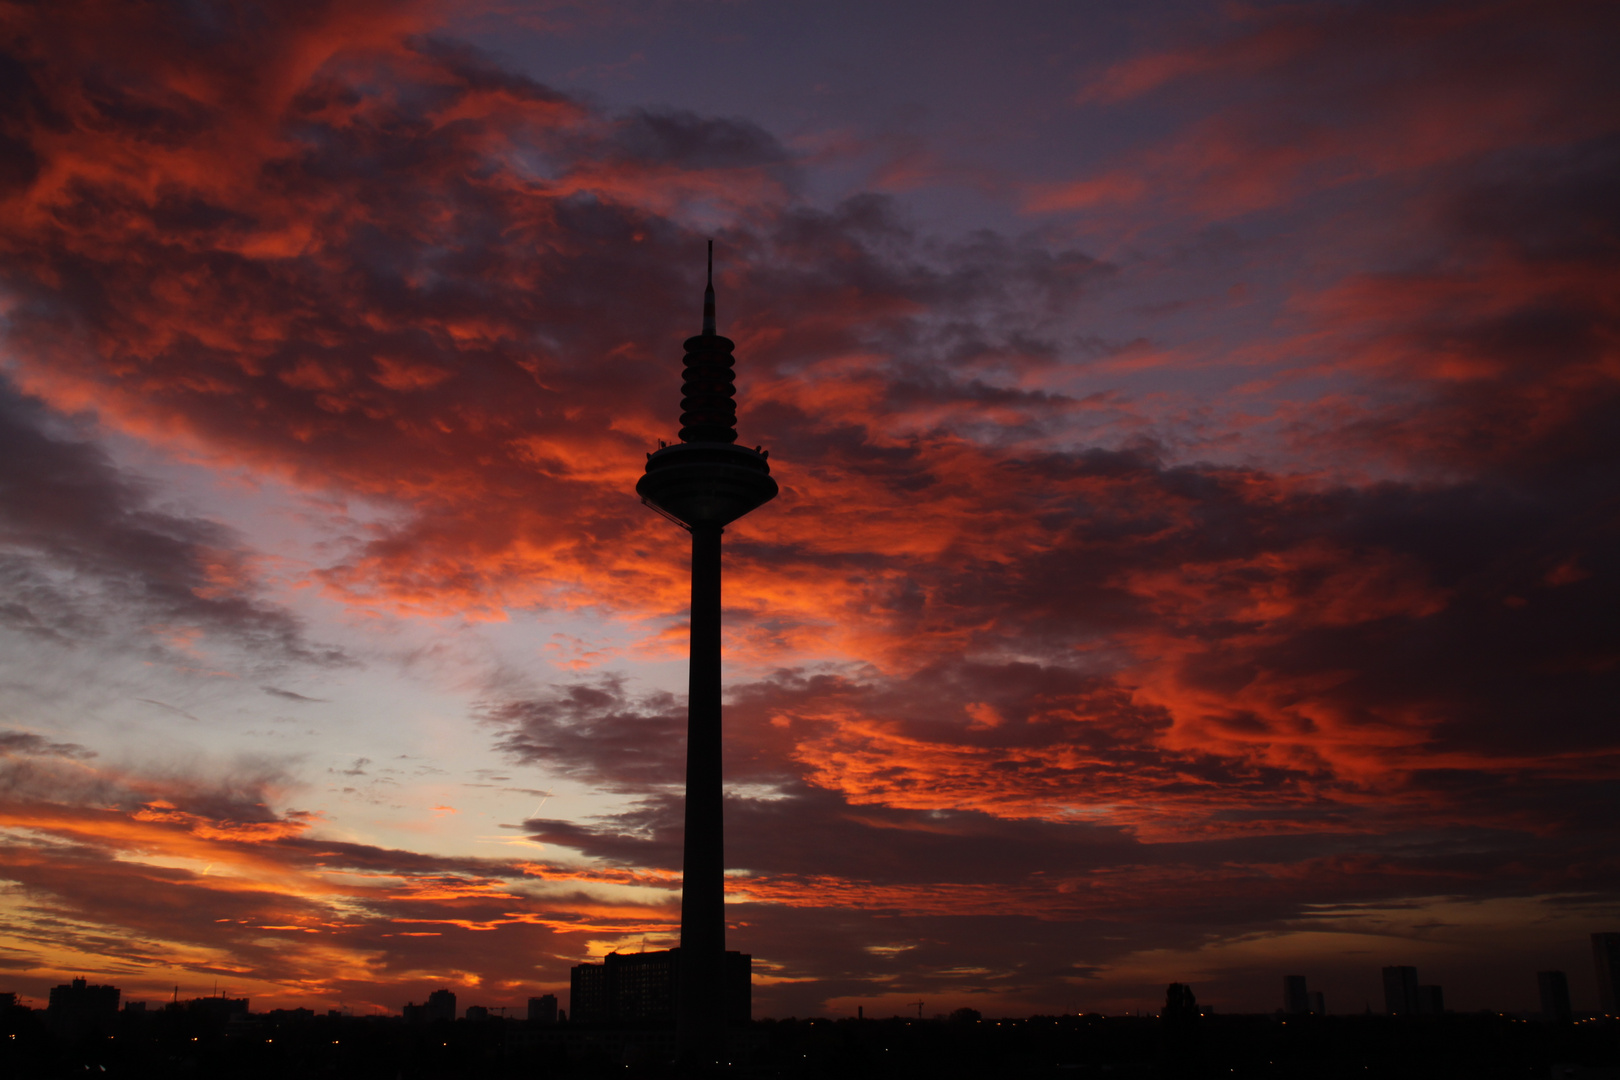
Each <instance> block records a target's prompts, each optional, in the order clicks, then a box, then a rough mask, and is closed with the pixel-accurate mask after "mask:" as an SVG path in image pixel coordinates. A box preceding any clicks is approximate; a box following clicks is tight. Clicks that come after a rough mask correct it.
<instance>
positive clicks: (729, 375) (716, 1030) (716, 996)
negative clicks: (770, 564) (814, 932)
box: [636, 240, 777, 1068]
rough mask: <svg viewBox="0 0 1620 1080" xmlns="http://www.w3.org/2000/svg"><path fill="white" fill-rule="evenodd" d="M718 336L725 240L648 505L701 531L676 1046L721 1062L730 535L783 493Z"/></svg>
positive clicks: (652, 472)
mask: <svg viewBox="0 0 1620 1080" xmlns="http://www.w3.org/2000/svg"><path fill="white" fill-rule="evenodd" d="M736 347H737V346H736V343H735V342H733V341H732V340H731V339H729V338H724V337H721V336H720V335H719V334H717V333H716V332H715V318H714V242H713V241H712V240H711V241H710V242H709V274H708V285H707V286H706V287H705V289H704V292H703V331H702V333H700V334H697V335H696V336H694V337H689V338H687V339H686V344H685V349H686V360H685V365H686V366H685V370H684V372H683V376H682V377H683V382H682V385H681V395H682V396H681V432H680V435H681V441H680V442H678V443H674V444H672V445H669V446H664V447H661V448H660V449H658V450H656V451H654V452H652V453H650V454H648V455H647V468H646V472H645V473H644V474H643V475H642V477H641V479H640V481H638V482H637V483H636V494H637V495H640V496H641V501H642V502H644V503H646V504H647V505H648V506H650V507H652V508H653V509H654V510H657V511H658V512H659V513H660V514H662V515H663V516H665V517H666V518H669V519H670V520H671V521H674V522H675V523H676V524H678V525H680V526H681V527H682V528H684V529H686V530H687V531H688V532H690V533H691V534H692V631H691V634H692V637H691V666H690V674H689V679H690V682H689V692H688V699H687V701H688V703H687V720H686V814H685V836H684V842H685V846H684V852H683V856H682V864H681V949H680V954H681V962H680V965H679V970H678V972H677V976H676V978H677V987H676V991H677V1000H676V1042H677V1045H678V1047H679V1052H680V1056H681V1059H682V1060H683V1061H684V1062H686V1063H687V1064H688V1065H691V1066H694V1067H699V1068H701V1067H703V1066H706V1065H708V1064H711V1063H713V1062H715V1061H718V1060H719V1057H720V1054H721V1053H722V1051H723V1049H724V1042H725V1023H726V1017H727V1015H728V1014H730V1013H731V1010H728V1008H727V1003H726V1001H725V996H726V982H727V980H726V978H725V972H726V914H725V828H724V824H725V823H724V813H723V796H722V793H721V740H720V611H721V606H720V535H721V533H722V532H723V531H724V529H725V527H726V526H727V525H729V524H731V523H732V522H733V521H736V520H737V519H738V518H740V517H742V516H743V515H744V514H747V513H748V512H749V511H751V510H754V509H756V508H757V507H760V506H763V505H764V504H765V503H767V502H769V501H770V500H771V499H773V498H775V497H776V493H777V487H776V481H775V480H772V479H771V468H770V465H769V464H768V463H767V456H768V455H767V453H766V452H761V451H758V450H750V449H748V448H746V447H742V446H738V445H737V403H736V393H737V391H736V385H735V379H734V372H733V368H734V366H735V363H736V361H735V360H734V359H733V357H732V353H733V351H735V349H736Z"/></svg>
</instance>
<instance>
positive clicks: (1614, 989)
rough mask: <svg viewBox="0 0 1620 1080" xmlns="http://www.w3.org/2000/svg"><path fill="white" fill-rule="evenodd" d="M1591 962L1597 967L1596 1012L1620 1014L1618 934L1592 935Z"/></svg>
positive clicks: (1619, 946) (1611, 1014) (1619, 939)
mask: <svg viewBox="0 0 1620 1080" xmlns="http://www.w3.org/2000/svg"><path fill="white" fill-rule="evenodd" d="M1592 962H1593V963H1594V964H1596V965H1597V982H1598V1011H1599V1012H1601V1013H1604V1014H1605V1015H1608V1016H1613V1015H1614V1014H1615V1013H1620V934H1616V933H1607V934H1593V935H1592Z"/></svg>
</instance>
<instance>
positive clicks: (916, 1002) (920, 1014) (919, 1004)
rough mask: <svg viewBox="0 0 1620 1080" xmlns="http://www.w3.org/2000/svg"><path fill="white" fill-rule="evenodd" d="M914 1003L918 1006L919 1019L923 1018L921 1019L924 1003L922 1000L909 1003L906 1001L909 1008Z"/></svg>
mask: <svg viewBox="0 0 1620 1080" xmlns="http://www.w3.org/2000/svg"><path fill="white" fill-rule="evenodd" d="M913 1005H915V1006H917V1019H919V1020H921V1019H922V1007H923V1003H922V1002H920V1001H909V1002H907V1003H906V1007H907V1008H908V1009H909V1008H910V1007H911V1006H913Z"/></svg>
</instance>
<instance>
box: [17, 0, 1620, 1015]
mask: <svg viewBox="0 0 1620 1080" xmlns="http://www.w3.org/2000/svg"><path fill="white" fill-rule="evenodd" d="M0 28H3V29H0V39H3V42H4V45H3V49H0V52H3V57H0V334H3V337H0V709H3V713H0V845H3V846H0V990H16V991H18V992H19V993H20V994H22V995H23V996H25V997H26V998H29V999H32V1001H33V1002H34V1003H35V1004H42V1003H43V997H44V995H45V993H46V991H47V990H48V988H49V987H50V986H53V985H55V984H57V983H59V982H62V981H65V980H66V979H68V978H71V977H74V976H78V975H83V976H85V977H87V978H89V979H90V980H91V981H92V982H110V983H113V984H115V985H117V986H120V987H122V988H123V991H124V994H125V997H126V999H129V998H133V999H136V1000H154V1001H155V1000H157V999H159V998H167V997H168V996H169V995H170V994H171V993H173V992H174V989H173V988H174V987H176V986H178V987H179V991H178V992H179V994H180V995H181V996H182V997H186V996H194V995H198V994H204V993H211V992H213V989H214V987H215V985H216V983H217V985H218V986H219V988H220V989H221V990H222V991H225V992H228V993H230V994H231V995H233V996H247V997H250V998H251V999H252V1002H253V1007H254V1008H255V1009H256V1010H260V1009H268V1008H272V1007H276V1006H293V1005H308V1006H311V1007H314V1008H317V1009H322V1010H324V1009H327V1008H335V1007H340V1006H341V1007H345V1008H348V1009H351V1010H353V1011H354V1012H356V1013H371V1012H396V1013H397V1012H398V1011H399V1009H400V1006H401V1005H403V1004H405V1003H406V1002H407V1001H420V1000H422V999H423V997H424V996H425V994H426V993H427V992H428V991H430V990H432V989H434V988H437V987H439V986H449V987H451V988H453V989H455V990H456V992H457V994H458V996H459V997H460V999H461V1004H462V1005H467V1004H484V1005H488V1006H501V1005H509V1006H520V1005H521V1004H522V1002H523V1001H524V1000H525V999H526V998H527V997H529V996H530V995H532V994H539V993H544V992H547V991H551V992H557V993H559V994H560V995H561V996H562V997H563V998H564V1002H563V1004H564V1007H567V1001H566V990H567V984H568V969H569V968H570V966H572V965H574V964H576V963H579V962H581V961H582V960H585V959H588V958H590V957H594V956H600V955H602V954H604V953H606V952H608V951H611V950H613V949H615V948H617V949H621V950H634V949H639V948H642V947H643V944H644V943H645V947H647V948H660V947H667V946H668V945H670V944H673V943H674V941H675V932H676V930H677V920H678V916H679V894H678V889H679V867H680V816H679V815H680V787H679V779H680V769H681V762H682V759H683V745H682V738H683V726H684V720H685V714H684V697H683V695H684V688H685V672H686V669H685V645H686V640H685V633H686V624H685V612H684V606H685V603H686V592H685V590H686V576H685V575H686V572H687V546H686V543H687V537H686V534H684V533H682V532H680V531H679V530H677V529H675V528H674V527H673V526H672V525H670V524H669V523H668V522H666V521H664V520H662V519H661V518H659V517H658V516H657V515H655V514H653V513H652V512H651V511H649V510H647V509H646V508H644V507H643V506H641V505H640V504H639V502H638V501H637V500H636V498H635V497H634V495H633V493H632V489H633V486H634V483H635V480H636V479H637V477H638V476H639V475H640V472H641V469H642V465H643V462H644V460H645V453H646V451H648V450H651V449H654V448H656V447H657V445H658V440H659V439H666V440H673V439H674V438H675V437H676V435H675V432H676V429H677V427H678V421H677V415H678V400H679V380H680V360H681V348H680V343H681V341H682V340H683V339H684V338H685V337H686V336H687V335H689V334H692V333H696V332H697V329H698V317H699V303H700V299H701V292H702V273H703V252H704V241H705V240H706V239H708V238H710V237H712V238H713V239H714V240H715V251H716V287H717V290H718V293H719V321H720V330H721V332H722V333H725V334H727V335H728V336H730V337H732V338H733V339H734V340H735V341H736V342H737V356H738V365H737V370H738V385H739V402H740V408H739V414H740V418H739V429H740V440H741V441H742V442H744V443H746V444H747V445H749V446H753V445H756V444H760V445H763V446H765V447H766V448H768V449H769V450H770V451H771V459H770V460H771V464H772V466H773V469H774V475H775V477H776V479H777V480H778V481H779V482H780V483H781V485H782V494H781V496H780V497H779V498H778V499H777V500H776V501H775V502H773V503H771V504H769V505H768V506H766V507H764V508H763V509H761V510H759V511H757V512H756V513H754V514H753V515H751V516H750V517H748V518H747V519H745V520H743V521H742V522H739V523H738V524H737V525H735V526H733V527H731V528H730V529H728V530H727V537H726V544H727V547H726V559H727V562H726V600H727V607H726V619H727V628H726V634H727V637H726V643H727V650H728V652H727V668H726V679H727V714H726V731H727V739H728V746H727V755H728V756H727V775H728V778H729V779H728V783H729V795H730V798H729V801H728V810H727V814H728V824H727V827H728V844H727V850H728V862H729V865H730V866H731V867H732V868H733V870H732V877H731V885H730V890H731V891H730V899H731V906H730V908H729V914H730V919H731V930H730V934H729V944H730V946H731V947H732V948H736V949H741V950H744V951H747V952H750V953H752V954H753V956H754V960H755V977H754V1015H755V1016H756V1017H765V1016H777V1017H781V1016H789V1015H796V1016H808V1015H835V1016H842V1015H852V1014H853V1013H854V1012H855V1009H856V1007H857V1006H862V1007H864V1009H865V1011H866V1014H867V1015H868V1016H874V1015H890V1014H892V1013H898V1012H902V1011H907V1009H908V1003H912V1002H916V1001H919V1000H921V1001H923V1002H925V1003H926V1005H925V1011H926V1012H928V1013H935V1012H947V1011H949V1010H951V1009H953V1008H956V1007H958V1006H963V1005H967V1006H972V1007H974V1008H977V1009H979V1010H980V1011H981V1012H983V1013H985V1014H986V1015H992V1016H1000V1015H1027V1014H1029V1013H1036V1012H1040V1013H1054V1012H1075V1011H1103V1012H1122V1011H1125V1010H1127V1009H1136V1008H1152V1007H1156V1005H1157V1004H1158V1003H1159V1002H1161V1001H1162V1000H1163V988H1164V985H1165V984H1166V983H1167V982H1170V981H1172V980H1178V981H1185V982H1189V983H1191V984H1192V986H1193V988H1194V990H1195V992H1196V993H1197V995H1198V998H1199V1000H1200V1002H1201V1003H1205V1004H1208V1005H1211V1006H1213V1007H1214V1008H1216V1009H1218V1010H1222V1011H1246V1010H1254V1011H1258V1010H1267V1011H1269V1010H1271V1009H1273V1008H1275V1007H1277V1006H1279V1005H1280V1004H1281V980H1282V976H1283V975H1285V974H1304V975H1306V976H1307V977H1308V979H1309V980H1310V987H1311V989H1313V990H1322V991H1324V992H1325V994H1326V1000H1327V1006H1328V1008H1329V1010H1330V1011H1333V1012H1359V1011H1361V1010H1362V1008H1363V1007H1364V1005H1365V1004H1366V1003H1368V1002H1371V1003H1372V1004H1373V1006H1374V1008H1380V1007H1381V993H1380V989H1379V982H1378V969H1379V968H1380V967H1381V966H1383V965H1386V964H1414V965H1416V966H1417V967H1418V969H1419V974H1420V977H1421V979H1422V981H1424V982H1425V983H1428V982H1438V983H1440V984H1442V985H1443V986H1444V988H1445V997H1446V1002H1447V1004H1448V1006H1450V1007H1452V1008H1457V1009H1475V1008H1481V1007H1497V1008H1504V1009H1532V1008H1535V1007H1536V996H1535V995H1536V990H1535V987H1536V982H1535V972H1536V971H1537V970H1540V969H1547V968H1561V969H1563V970H1565V971H1567V972H1568V973H1569V976H1570V981H1571V989H1572V992H1573V996H1574V999H1575V1007H1576V1009H1577V1010H1578V1011H1579V1010H1588V1009H1594V1008H1595V1007H1596V1004H1597V1001H1596V990H1595V983H1594V979H1593V974H1592V965H1591V961H1590V954H1589V949H1588V945H1587V935H1589V934H1590V933H1591V932H1593V931H1597V930H1620V825H1617V821H1620V783H1617V781H1620V723H1617V720H1620V716H1617V711H1620V710H1617V702H1620V198H1617V197H1616V192H1617V191H1620V109H1617V108H1616V102H1620V64H1616V63H1615V59H1614V44H1615V42H1616V41H1620V5H1615V4H1613V3H1607V2H1603V0H1591V2H1577V0H1571V2H1560V0H1525V2H1512V0H1506V2H1437V3H1423V2H1416V0H1400V2H1389V3H1375V2H1374V3H1363V2H1327V0H1324V2H1301V3H1271V2H1253V3H1237V2H1233V3H1214V2H1199V3H1178V2H1169V0H1166V2H1143V3H1130V4H1124V3H1105V2H1100V0H1090V2H1081V0H1062V2H1059V0H1053V2H1038V0H1015V2H1012V3H989V2H985V0H977V2H955V0H937V2H932V3H927V4H924V3H920V2H912V3H893V2H890V3H884V2H877V3H873V2H871V0H863V2H853V0H851V2H842V0H802V2H801V0H769V2H767V0H598V2H580V3H570V2H565V0H475V2H469V0H463V2H456V0H444V2H430V0H420V2H391V0H237V2H227V0H142V2H131V0H54V2H52V3H26V2H15V0H0Z"/></svg>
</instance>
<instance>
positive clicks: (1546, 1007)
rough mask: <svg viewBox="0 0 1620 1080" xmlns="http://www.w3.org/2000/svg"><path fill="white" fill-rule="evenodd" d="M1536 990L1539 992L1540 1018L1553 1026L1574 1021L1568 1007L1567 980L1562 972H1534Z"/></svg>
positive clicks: (1573, 1015) (1572, 1013) (1573, 1011)
mask: <svg viewBox="0 0 1620 1080" xmlns="http://www.w3.org/2000/svg"><path fill="white" fill-rule="evenodd" d="M1536 988H1537V989H1538V990H1540V991H1541V1018H1542V1019H1543V1020H1546V1021H1548V1022H1549V1023H1553V1024H1567V1023H1569V1022H1570V1021H1571V1020H1573V1019H1575V1010H1574V1009H1572V1008H1570V1005H1569V979H1568V978H1567V977H1565V975H1564V973H1563V972H1562V971H1538V972H1536Z"/></svg>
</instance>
